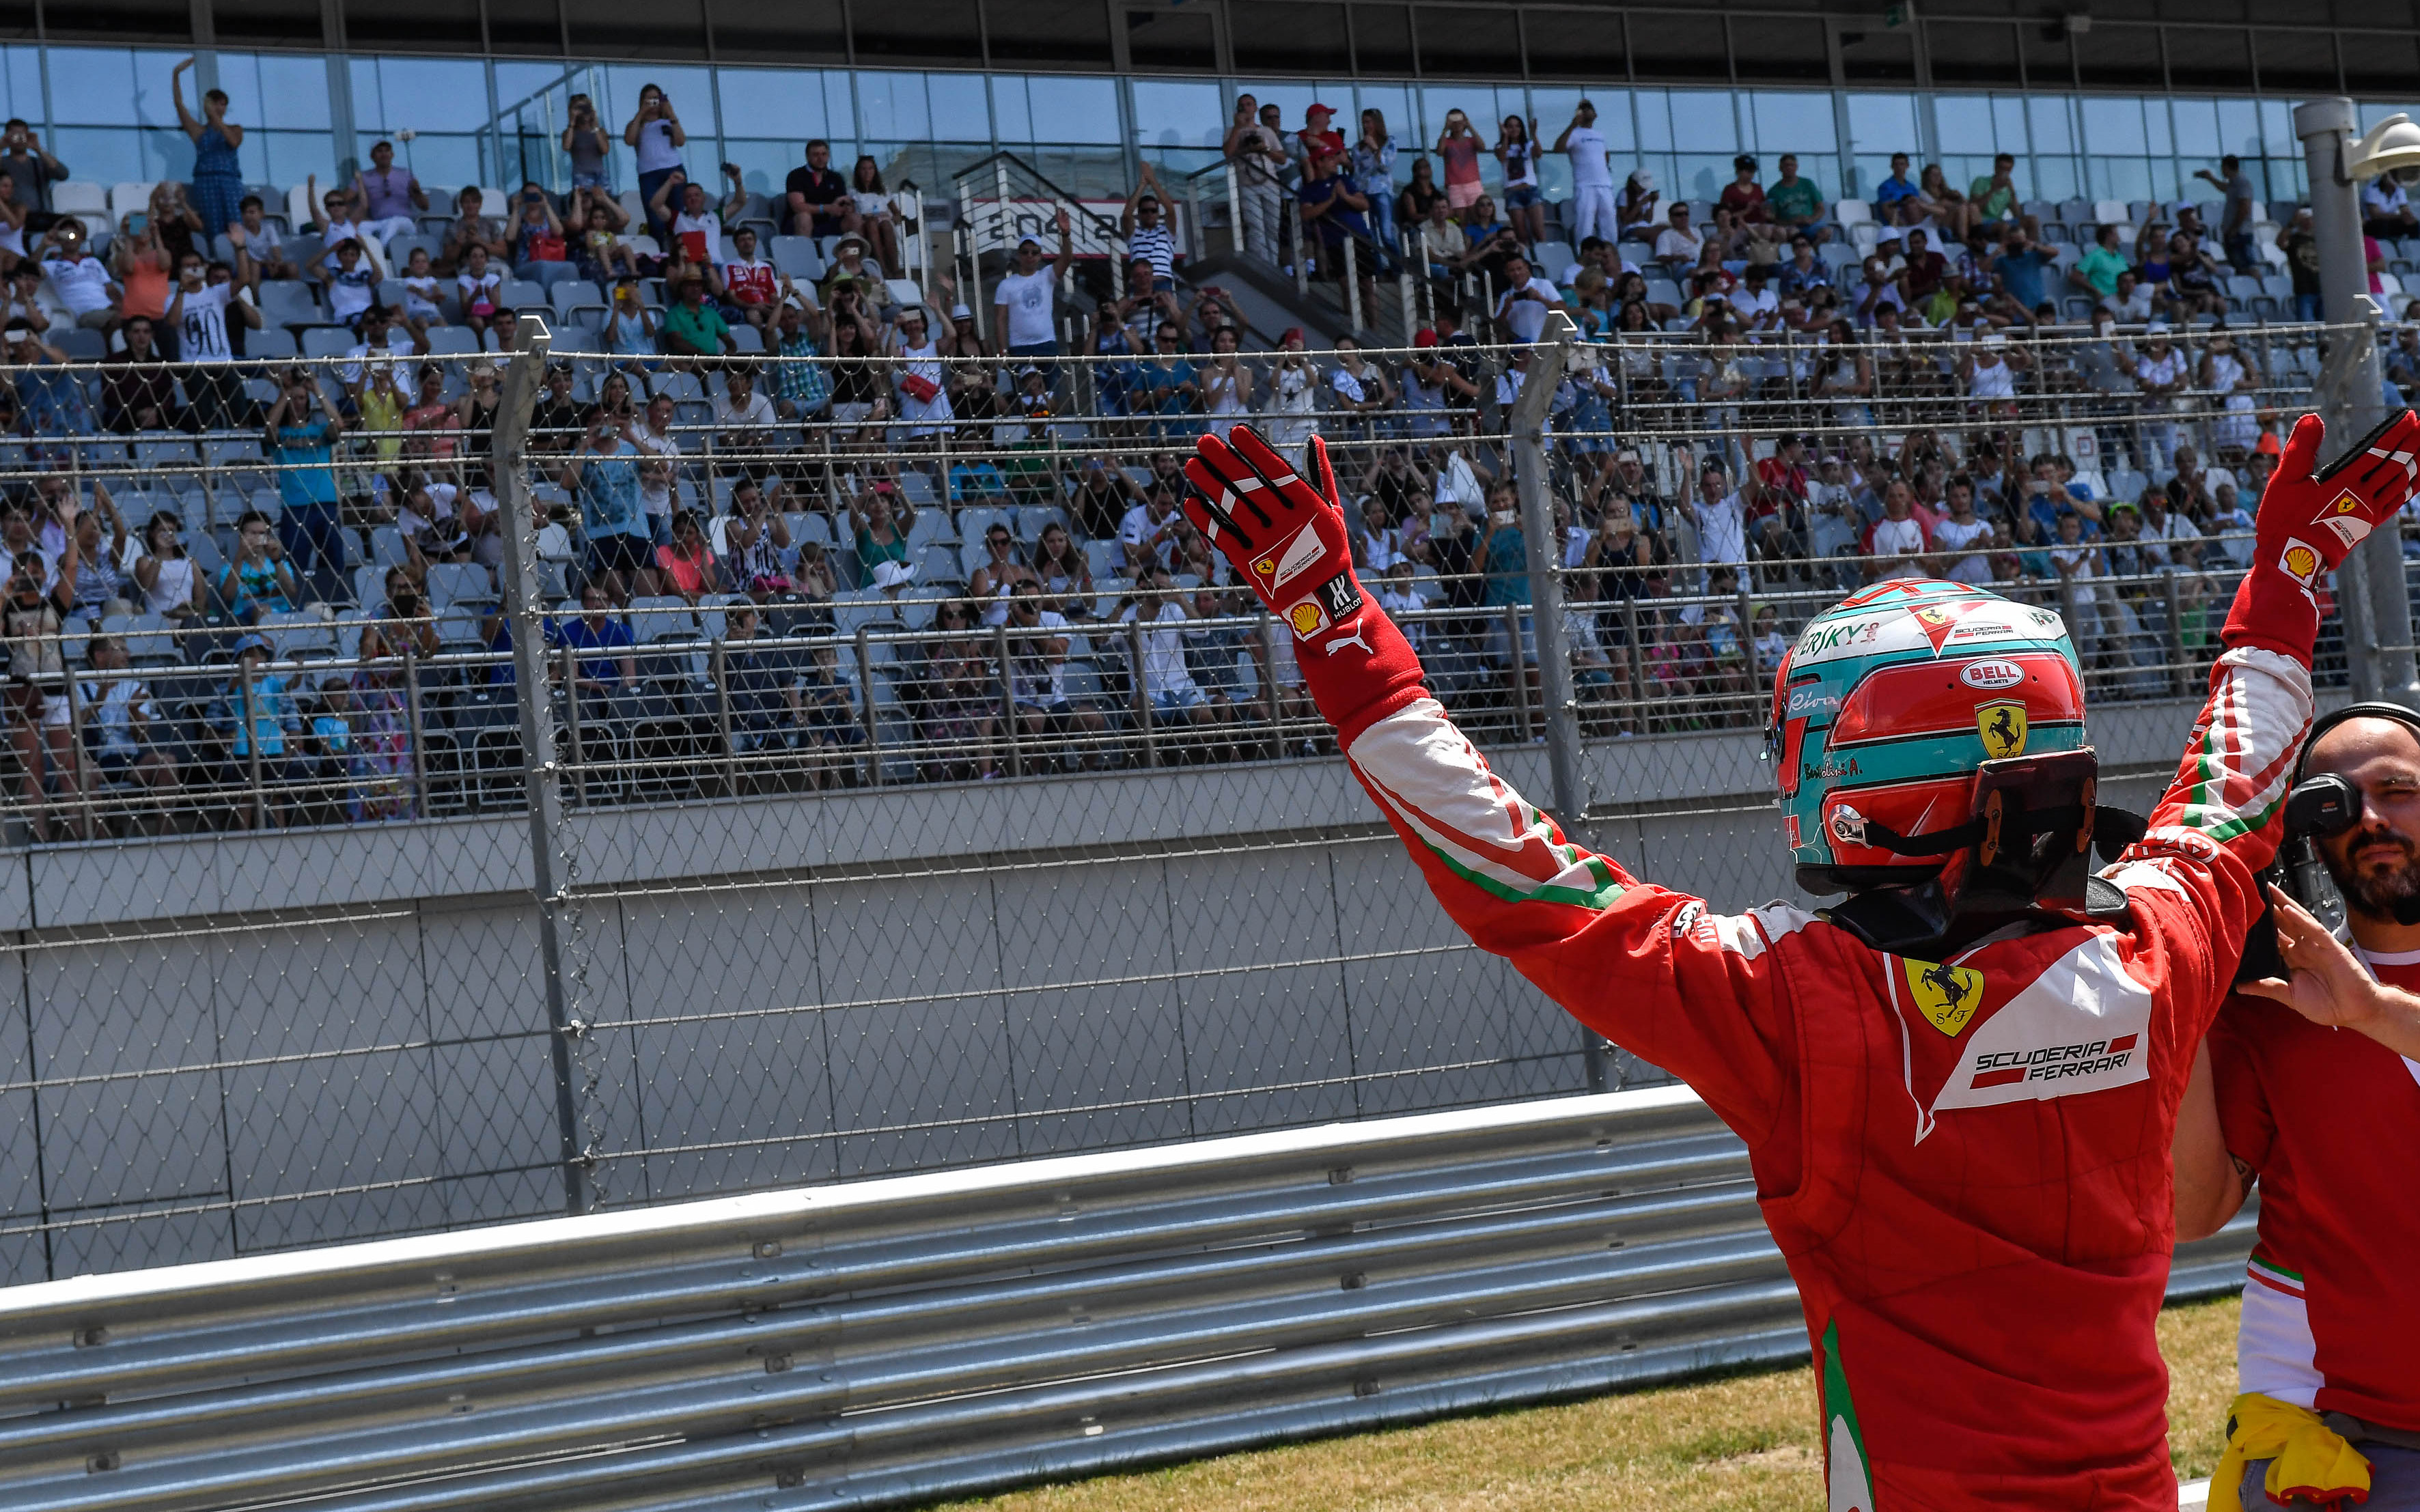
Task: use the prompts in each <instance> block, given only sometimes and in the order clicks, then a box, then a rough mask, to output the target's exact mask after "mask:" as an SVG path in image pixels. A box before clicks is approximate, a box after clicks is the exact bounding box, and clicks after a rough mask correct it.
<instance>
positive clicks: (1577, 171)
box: [1563, 126, 1613, 189]
mask: <svg viewBox="0 0 2420 1512" xmlns="http://www.w3.org/2000/svg"><path fill="white" fill-rule="evenodd" d="M1606 150H1607V149H1606V145H1605V133H1604V132H1602V131H1598V130H1597V129H1596V128H1595V127H1593V126H1575V127H1573V128H1572V134H1571V135H1570V136H1568V137H1565V138H1564V139H1563V152H1564V155H1565V156H1567V157H1569V158H1570V159H1571V160H1572V187H1573V188H1574V189H1611V188H1612V187H1613V169H1612V167H1611V166H1610V165H1609V164H1607V163H1606V161H1605V160H1606Z"/></svg>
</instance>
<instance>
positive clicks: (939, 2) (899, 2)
mask: <svg viewBox="0 0 2420 1512" xmlns="http://www.w3.org/2000/svg"><path fill="white" fill-rule="evenodd" d="M848 20H849V31H850V34H851V37H852V39H853V40H854V41H855V43H856V46H857V56H858V58H859V60H860V61H861V62H862V61H865V60H868V59H876V60H892V61H896V62H900V63H954V62H961V61H964V62H979V61H981V60H982V58H983V29H982V24H983V23H982V21H981V19H980V18H979V17H978V16H977V14H976V10H975V0H881V4H879V5H862V6H854V7H851V8H850V10H849V16H848Z"/></svg>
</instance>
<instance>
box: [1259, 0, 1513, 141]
mask: <svg viewBox="0 0 2420 1512" xmlns="http://www.w3.org/2000/svg"><path fill="white" fill-rule="evenodd" d="M1508 19H1509V18H1508ZM1227 26H1228V38H1229V42H1230V44H1231V46H1232V47H1233V51H1234V54H1235V67H1237V68H1239V69H1279V70H1282V71H1286V72H1312V71H1319V72H1328V73H1350V72H1352V71H1353V50H1352V48H1351V46H1350V45H1348V43H1347V40H1346V38H1345V33H1344V8H1343V7H1342V6H1341V5H1326V4H1311V3H1304V0H1228V6H1227ZM1329 103H1331V104H1333V103H1334V101H1333V100H1331V101H1329ZM1289 119H1291V117H1289Z"/></svg>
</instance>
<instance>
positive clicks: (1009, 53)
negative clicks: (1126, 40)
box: [984, 0, 1207, 68]
mask: <svg viewBox="0 0 2420 1512" xmlns="http://www.w3.org/2000/svg"><path fill="white" fill-rule="evenodd" d="M984 23H985V26H986V27H987V28H988V30H989V33H990V38H991V56H992V61H993V62H995V63H1007V62H1016V61H1019V60H1023V59H1032V60H1034V61H1036V62H1048V63H1056V64H1060V65H1062V66H1066V65H1071V64H1073V65H1079V66H1080V65H1092V66H1094V67H1102V68H1106V67H1107V66H1108V65H1109V61H1110V54H1109V8H1108V6H1106V5H1105V4H1104V3H1103V0H986V3H985V8H984ZM1204 67H1205V68H1206V67H1207V66H1206V65H1204Z"/></svg>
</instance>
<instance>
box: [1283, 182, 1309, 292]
mask: <svg viewBox="0 0 2420 1512" xmlns="http://www.w3.org/2000/svg"><path fill="white" fill-rule="evenodd" d="M1279 209H1280V213H1281V214H1283V215H1284V217H1285V222H1286V226H1287V231H1286V235H1287V236H1288V237H1290V238H1292V239H1293V242H1294V291H1295V297H1297V298H1299V299H1306V300H1307V299H1309V298H1311V270H1310V268H1309V267H1307V266H1305V264H1304V263H1303V260H1302V217H1301V216H1299V215H1296V214H1295V211H1294V203H1293V202H1292V201H1291V200H1283V201H1280V202H1279Z"/></svg>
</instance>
